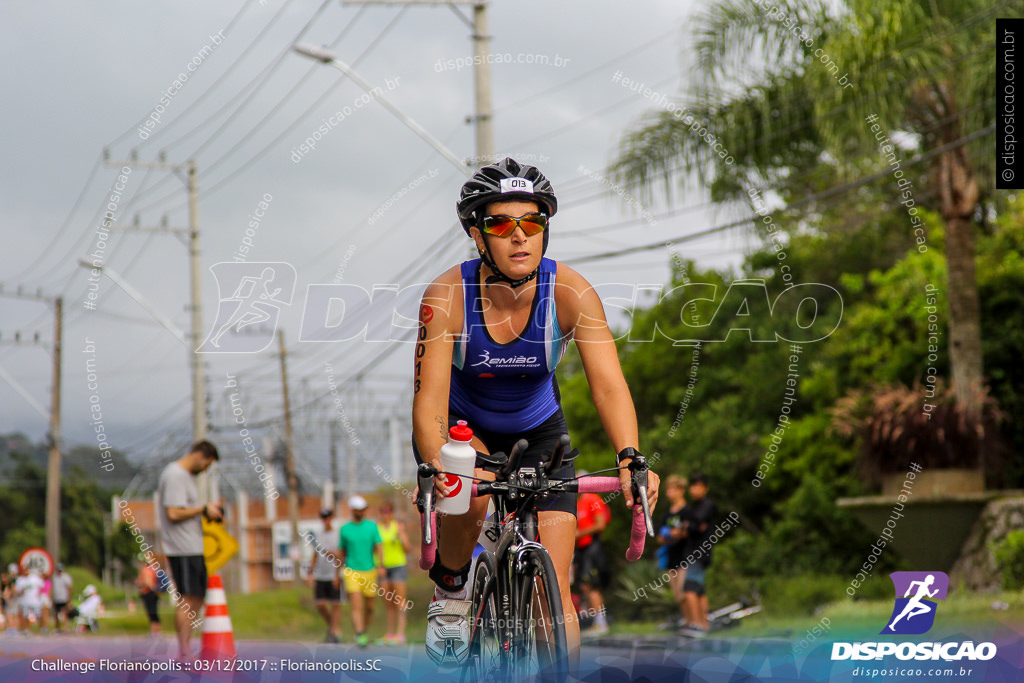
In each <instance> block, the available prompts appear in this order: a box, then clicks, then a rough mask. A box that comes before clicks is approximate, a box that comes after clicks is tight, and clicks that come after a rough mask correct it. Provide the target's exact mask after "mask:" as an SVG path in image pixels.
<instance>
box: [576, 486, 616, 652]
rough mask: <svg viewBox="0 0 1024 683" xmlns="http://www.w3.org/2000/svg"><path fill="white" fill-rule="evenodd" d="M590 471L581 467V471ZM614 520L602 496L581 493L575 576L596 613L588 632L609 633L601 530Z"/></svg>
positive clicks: (577, 516) (577, 510) (577, 520)
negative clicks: (602, 593) (605, 605)
mask: <svg viewBox="0 0 1024 683" xmlns="http://www.w3.org/2000/svg"><path fill="white" fill-rule="evenodd" d="M586 474H587V472H586V471H585V470H580V472H579V475H580V476H585V475H586ZM609 521H611V510H609V509H608V506H607V505H606V504H605V502H604V501H603V500H601V496H599V495H597V494H596V493H581V494H580V495H579V497H578V498H577V499H576V553H575V555H574V556H573V560H574V562H575V568H574V571H575V574H576V580H577V581H578V582H579V584H580V591H581V592H582V593H583V595H585V596H586V598H587V602H588V603H589V604H590V610H591V611H592V612H593V614H594V623H593V625H592V626H591V627H590V628H589V629H587V635H594V636H598V635H604V634H605V633H608V620H607V617H606V615H605V607H604V596H602V595H601V590H602V589H603V588H605V587H607V586H608V579H609V571H608V557H607V555H605V552H604V546H603V545H602V544H601V532H602V531H604V530H605V528H606V527H607V526H608V522H609Z"/></svg>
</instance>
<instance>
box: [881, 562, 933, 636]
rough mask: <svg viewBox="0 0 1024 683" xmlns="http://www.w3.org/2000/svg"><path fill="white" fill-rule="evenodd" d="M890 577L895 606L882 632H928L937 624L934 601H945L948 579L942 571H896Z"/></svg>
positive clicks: (906, 633) (886, 633)
mask: <svg viewBox="0 0 1024 683" xmlns="http://www.w3.org/2000/svg"><path fill="white" fill-rule="evenodd" d="M889 578H890V579H892V585H893V588H895V589H896V605H895V607H893V609H892V616H890V617H889V623H888V624H887V625H886V627H885V628H883V629H882V630H881V631H880V632H879V633H882V634H885V635H888V634H891V633H898V634H900V635H905V636H910V635H920V634H922V633H927V632H928V631H929V630H930V629H931V627H932V626H933V625H934V624H935V611H936V609H937V608H938V603H937V602H935V601H936V600H945V599H946V592H947V591H948V590H949V577H948V576H946V574H945V573H943V572H893V573H892V574H889ZM900 596H902V597H900Z"/></svg>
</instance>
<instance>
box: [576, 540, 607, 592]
mask: <svg viewBox="0 0 1024 683" xmlns="http://www.w3.org/2000/svg"><path fill="white" fill-rule="evenodd" d="M573 560H574V562H575V563H576V565H575V571H576V581H577V582H578V583H580V584H585V585H587V586H589V587H590V588H596V589H597V590H601V589H602V588H607V587H608V581H609V579H610V578H611V576H610V574H611V572H610V571H609V567H608V556H607V555H605V552H604V546H603V545H601V539H599V538H595V539H594V540H592V541H591V542H590V545H588V546H586V547H583V548H580V549H578V550H577V551H576V554H575V555H574V556H573Z"/></svg>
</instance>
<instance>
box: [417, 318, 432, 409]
mask: <svg viewBox="0 0 1024 683" xmlns="http://www.w3.org/2000/svg"><path fill="white" fill-rule="evenodd" d="M424 308H426V309H427V310H430V309H429V307H427V306H424ZM431 317H433V313H431ZM426 338H427V326H426V325H425V324H424V323H422V322H421V323H420V332H419V340H418V341H417V342H416V381H415V383H414V387H413V393H414V394H418V393H420V388H421V382H420V373H421V372H422V371H423V354H424V353H426V351H427V347H426V346H424V345H423V341H424V340H425V339H426Z"/></svg>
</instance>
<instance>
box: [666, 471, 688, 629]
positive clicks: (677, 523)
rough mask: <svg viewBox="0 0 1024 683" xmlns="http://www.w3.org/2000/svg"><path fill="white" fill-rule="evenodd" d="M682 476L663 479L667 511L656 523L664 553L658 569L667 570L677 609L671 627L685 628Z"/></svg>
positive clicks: (685, 537)
mask: <svg viewBox="0 0 1024 683" xmlns="http://www.w3.org/2000/svg"><path fill="white" fill-rule="evenodd" d="M686 485H687V482H686V477H682V476H679V475H678V474H673V475H672V476H671V477H669V478H668V479H666V480H665V495H666V496H668V500H669V508H668V510H666V511H665V514H664V515H663V516H662V518H661V522H660V523H659V524H658V528H659V532H658V543H660V544H661V548H660V549H659V555H661V554H664V557H665V563H664V566H662V567H660V568H661V569H665V570H668V571H669V576H670V577H671V578H670V582H671V583H670V584H669V585H670V586H671V588H672V598H673V599H674V600H675V601H676V605H677V606H678V607H679V619H678V620H677V621H675V622H674V623H673V624H672V626H673V627H675V628H688V627H689V624H690V622H691V621H692V618H691V617H690V615H689V613H688V611H687V608H686V601H685V600H684V599H683V584H684V583H685V582H686V549H687V546H688V545H689V531H688V529H689V526H690V519H689V512H690V511H689V509H688V508H687V507H686Z"/></svg>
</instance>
